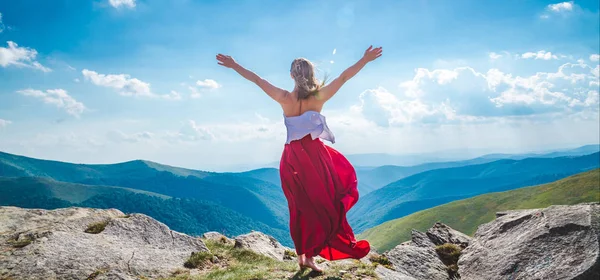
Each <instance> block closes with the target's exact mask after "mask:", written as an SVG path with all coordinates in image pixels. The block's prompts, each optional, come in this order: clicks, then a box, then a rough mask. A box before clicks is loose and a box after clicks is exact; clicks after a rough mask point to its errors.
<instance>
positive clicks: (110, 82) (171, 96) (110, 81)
mask: <svg viewBox="0 0 600 280" xmlns="http://www.w3.org/2000/svg"><path fill="white" fill-rule="evenodd" d="M81 73H82V74H83V76H84V78H85V79H86V80H89V81H90V82H92V84H94V85H97V86H101V87H108V88H114V89H117V90H118V91H119V94H121V95H123V96H141V97H151V98H162V99H167V100H181V99H182V97H181V94H179V93H178V92H176V91H174V90H172V91H171V92H170V93H168V94H155V93H153V92H152V90H151V89H150V84H149V83H146V82H144V81H141V80H139V79H136V78H132V77H131V76H130V75H128V74H100V73H98V72H95V71H92V70H88V69H83V70H82V71H81ZM75 82H79V79H75Z"/></svg>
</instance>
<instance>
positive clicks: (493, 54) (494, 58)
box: [489, 52, 502, 60]
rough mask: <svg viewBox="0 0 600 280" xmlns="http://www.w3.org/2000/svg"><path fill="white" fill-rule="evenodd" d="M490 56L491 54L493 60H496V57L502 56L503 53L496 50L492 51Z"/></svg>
mask: <svg viewBox="0 0 600 280" xmlns="http://www.w3.org/2000/svg"><path fill="white" fill-rule="evenodd" d="M489 56H490V59H491V60H496V59H499V58H502V55H501V54H498V53H495V52H490V54H489Z"/></svg>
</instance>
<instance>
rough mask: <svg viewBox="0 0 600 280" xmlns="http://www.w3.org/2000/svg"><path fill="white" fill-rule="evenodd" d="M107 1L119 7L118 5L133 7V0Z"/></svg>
mask: <svg viewBox="0 0 600 280" xmlns="http://www.w3.org/2000/svg"><path fill="white" fill-rule="evenodd" d="M108 3H109V4H110V5H111V6H113V7H115V8H119V7H128V8H135V0H108Z"/></svg>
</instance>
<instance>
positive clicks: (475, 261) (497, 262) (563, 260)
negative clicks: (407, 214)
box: [458, 203, 600, 279]
mask: <svg viewBox="0 0 600 280" xmlns="http://www.w3.org/2000/svg"><path fill="white" fill-rule="evenodd" d="M599 249H600V204H597V203H596V204H579V205H573V206H551V207H548V208H545V209H536V210H522V211H507V212H503V213H500V214H499V215H498V218H497V219H496V220H495V221H492V222H490V223H487V224H483V225H481V226H479V228H478V229H477V232H476V233H475V238H474V240H473V241H472V243H471V244H470V245H469V246H468V247H467V248H466V249H465V250H464V251H463V254H462V255H461V257H460V259H459V262H458V266H459V273H460V275H461V276H462V278H463V279H600V271H599V263H600V250H599Z"/></svg>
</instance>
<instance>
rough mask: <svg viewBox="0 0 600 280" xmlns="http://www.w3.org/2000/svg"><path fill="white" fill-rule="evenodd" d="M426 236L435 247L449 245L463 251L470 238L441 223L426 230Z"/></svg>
mask: <svg viewBox="0 0 600 280" xmlns="http://www.w3.org/2000/svg"><path fill="white" fill-rule="evenodd" d="M426 235H427V237H429V240H430V241H431V242H432V243H433V244H435V245H443V244H448V243H450V244H455V245H458V246H460V247H461V248H463V249H464V248H466V247H467V246H469V243H471V237H469V236H468V235H466V234H464V233H462V232H460V231H457V230H455V229H453V228H451V227H449V226H447V225H445V224H442V223H435V224H434V225H433V226H432V227H431V228H430V229H429V230H427V232H426Z"/></svg>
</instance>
